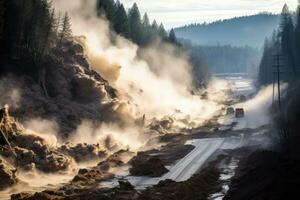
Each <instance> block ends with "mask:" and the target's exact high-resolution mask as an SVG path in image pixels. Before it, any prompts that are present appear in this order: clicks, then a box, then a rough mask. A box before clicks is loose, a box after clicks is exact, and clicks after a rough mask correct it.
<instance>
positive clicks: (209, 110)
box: [54, 0, 219, 124]
mask: <svg viewBox="0 0 300 200" xmlns="http://www.w3.org/2000/svg"><path fill="white" fill-rule="evenodd" d="M54 5H55V7H56V8H57V9H58V10H63V11H67V12H68V13H69V14H70V16H71V18H72V28H73V33H74V35H79V36H84V37H80V40H81V43H83V44H84V46H85V49H86V52H87V56H88V58H89V60H90V62H91V64H92V67H93V68H94V69H95V70H96V71H97V72H99V73H100V74H101V75H103V76H104V77H105V78H106V79H108V81H109V82H110V83H111V84H112V85H113V86H114V87H116V88H117V89H118V91H119V92H120V95H121V97H122V98H121V99H122V100H123V107H124V105H125V104H127V105H126V106H128V107H130V108H127V109H124V108H123V110H127V111H128V112H129V113H128V115H131V116H133V117H135V118H138V117H140V116H143V115H145V116H146V117H147V118H148V119H151V118H154V117H156V118H162V117H165V116H175V115H177V114H179V113H180V116H181V117H182V116H184V115H186V116H188V117H189V118H190V119H191V120H195V121H196V122H197V124H200V123H201V122H203V121H205V120H206V119H207V118H208V117H210V116H212V115H213V114H214V113H215V112H216V111H217V110H218V109H219V106H218V105H217V104H216V103H215V102H213V101H210V100H201V99H200V97H199V96H195V95H192V94H191V90H193V86H192V76H191V67H190V64H189V62H188V55H186V54H185V53H183V52H179V51H178V50H177V49H176V48H175V47H173V46H172V45H169V44H165V43H163V42H161V41H157V42H155V43H154V44H153V45H152V46H150V47H148V48H145V49H139V48H138V46H137V45H135V44H133V43H132V42H130V41H128V40H127V39H125V38H123V37H121V36H118V35H116V34H114V33H113V32H112V31H111V30H110V26H109V23H108V22H107V21H106V20H105V19H99V18H98V17H97V16H96V12H95V7H96V6H95V5H96V1H94V0H93V1H80V0H76V1H72V3H70V4H69V3H65V2H63V1H59V0H56V1H54ZM128 102H131V104H130V105H129V104H128Z"/></svg>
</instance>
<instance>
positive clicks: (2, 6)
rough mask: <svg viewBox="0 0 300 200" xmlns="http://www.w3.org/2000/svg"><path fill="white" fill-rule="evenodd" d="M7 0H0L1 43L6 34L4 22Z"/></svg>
mask: <svg viewBox="0 0 300 200" xmlns="http://www.w3.org/2000/svg"><path fill="white" fill-rule="evenodd" d="M6 6H7V1H4V0H3V1H0V45H1V42H2V38H3V35H4V23H5V12H6Z"/></svg>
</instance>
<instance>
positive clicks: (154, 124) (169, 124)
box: [148, 117, 174, 134]
mask: <svg viewBox="0 0 300 200" xmlns="http://www.w3.org/2000/svg"><path fill="white" fill-rule="evenodd" d="M173 124H174V119H173V118H172V117H165V118H163V119H160V120H159V119H155V118H154V119H152V120H151V124H149V125H148V127H149V129H150V130H153V131H156V132H158V133H161V134H166V133H168V131H169V130H171V129H172V128H173Z"/></svg>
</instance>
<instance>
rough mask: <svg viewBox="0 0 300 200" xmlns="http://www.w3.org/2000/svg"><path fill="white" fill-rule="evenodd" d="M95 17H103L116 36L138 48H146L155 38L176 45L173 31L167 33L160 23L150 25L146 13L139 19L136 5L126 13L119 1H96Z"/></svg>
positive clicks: (139, 14) (139, 15) (154, 22)
mask: <svg viewBox="0 0 300 200" xmlns="http://www.w3.org/2000/svg"><path fill="white" fill-rule="evenodd" d="M97 15H98V17H105V18H106V19H107V20H108V21H109V22H110V24H111V27H112V28H113V30H114V31H115V32H116V33H117V34H119V35H122V36H123V37H125V38H127V39H129V40H131V41H133V42H134V43H136V44H138V45H139V46H147V45H149V44H151V43H152V42H153V41H154V40H156V39H157V38H160V39H162V40H163V41H166V42H170V43H173V44H176V43H177V39H176V35H175V32H174V30H173V29H172V30H171V31H170V32H169V33H168V32H167V31H166V30H165V28H164V25H163V24H162V23H160V24H158V23H157V21H156V20H154V21H153V22H152V23H151V22H150V20H149V17H148V14H147V13H145V14H144V16H143V17H141V13H140V11H139V8H138V6H137V4H136V3H134V4H133V6H132V7H131V8H130V9H129V10H128V11H127V12H126V10H125V8H124V5H123V4H122V3H120V1H119V0H117V1H115V0H97Z"/></svg>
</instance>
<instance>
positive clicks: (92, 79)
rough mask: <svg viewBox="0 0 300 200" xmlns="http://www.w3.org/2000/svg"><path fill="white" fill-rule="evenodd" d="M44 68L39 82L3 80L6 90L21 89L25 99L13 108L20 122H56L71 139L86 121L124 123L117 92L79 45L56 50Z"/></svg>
mask: <svg viewBox="0 0 300 200" xmlns="http://www.w3.org/2000/svg"><path fill="white" fill-rule="evenodd" d="M43 66H44V67H43V69H41V70H40V72H39V78H38V80H35V79H33V78H32V77H29V76H26V75H22V76H18V77H15V76H13V75H10V76H6V77H5V78H2V81H3V82H5V85H6V86H7V87H6V88H5V91H16V90H17V91H18V92H19V93H20V94H19V96H21V97H22V98H20V99H19V101H18V102H17V103H16V104H17V105H15V106H12V108H11V112H12V114H13V115H14V116H15V117H17V118H18V119H19V120H20V121H26V120H28V119H31V118H43V119H55V121H56V122H58V123H59V128H60V130H59V134H60V136H61V137H67V136H68V135H69V134H70V133H71V132H72V131H74V130H75V129H76V128H77V126H78V125H79V124H80V123H81V120H82V119H85V120H91V121H97V122H121V123H122V119H121V118H120V117H119V114H117V111H116V110H118V107H119V106H120V103H119V100H118V97H117V96H118V94H117V91H116V90H115V89H114V88H113V87H111V86H110V85H109V83H108V82H107V81H106V80H104V79H103V78H102V77H101V76H100V75H99V74H97V73H96V72H95V71H93V70H92V69H91V66H90V65H89V61H88V59H87V58H86V56H85V55H84V50H83V47H82V46H81V45H80V44H79V43H77V42H76V41H66V42H64V43H63V44H62V47H60V48H58V47H57V48H54V49H53V50H52V52H51V53H50V54H49V56H48V58H47V61H46V62H45V63H44V65H43ZM5 91H3V93H4V95H5ZM7 96H9V95H7ZM3 99H8V100H7V101H6V102H1V103H7V104H11V101H9V99H12V98H3Z"/></svg>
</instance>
